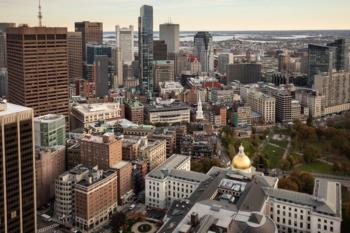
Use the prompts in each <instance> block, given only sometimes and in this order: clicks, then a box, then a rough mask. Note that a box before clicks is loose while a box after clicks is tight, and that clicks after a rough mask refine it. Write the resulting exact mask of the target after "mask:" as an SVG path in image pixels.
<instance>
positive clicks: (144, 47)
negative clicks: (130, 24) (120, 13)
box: [138, 5, 153, 98]
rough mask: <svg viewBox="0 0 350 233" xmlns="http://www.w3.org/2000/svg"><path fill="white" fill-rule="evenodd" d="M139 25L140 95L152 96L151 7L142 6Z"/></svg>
mask: <svg viewBox="0 0 350 233" xmlns="http://www.w3.org/2000/svg"><path fill="white" fill-rule="evenodd" d="M138 23H139V45H138V48H139V66H140V85H141V91H142V94H143V95H145V96H147V97H148V98H150V97H152V96H153V67H152V66H153V7H152V6H148V5H143V6H142V7H141V9H140V17H139V20H138Z"/></svg>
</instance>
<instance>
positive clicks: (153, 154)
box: [141, 140, 166, 170]
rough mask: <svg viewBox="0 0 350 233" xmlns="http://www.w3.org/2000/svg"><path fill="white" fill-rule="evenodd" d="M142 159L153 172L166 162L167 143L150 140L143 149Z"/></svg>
mask: <svg viewBox="0 0 350 233" xmlns="http://www.w3.org/2000/svg"><path fill="white" fill-rule="evenodd" d="M141 158H142V159H145V160H147V161H148V164H149V170H153V169H154V168H156V167H158V166H159V165H160V164H162V163H163V162H164V161H165V160H166V141H165V140H148V143H147V144H146V145H145V146H144V147H143V148H141Z"/></svg>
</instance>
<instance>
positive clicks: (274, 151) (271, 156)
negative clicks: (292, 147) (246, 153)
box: [262, 144, 284, 168]
mask: <svg viewBox="0 0 350 233" xmlns="http://www.w3.org/2000/svg"><path fill="white" fill-rule="evenodd" d="M262 152H263V154H264V155H265V157H266V158H267V159H268V160H269V163H270V167H271V168H277V167H279V162H280V160H281V159H282V157H283V153H284V150H283V149H281V148H279V147H276V146H273V145H271V144H266V145H265V147H264V149H263V151H262Z"/></svg>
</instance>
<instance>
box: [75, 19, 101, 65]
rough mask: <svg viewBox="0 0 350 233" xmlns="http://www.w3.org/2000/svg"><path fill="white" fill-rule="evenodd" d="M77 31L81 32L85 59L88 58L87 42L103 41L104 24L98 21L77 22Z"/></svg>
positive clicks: (96, 42) (98, 42)
mask: <svg viewBox="0 0 350 233" xmlns="http://www.w3.org/2000/svg"><path fill="white" fill-rule="evenodd" d="M75 31H76V32H81V35H82V49H83V60H84V61H85V59H86V44H88V43H92V44H102V43H103V25H102V23H98V22H89V21H83V22H76V23H75Z"/></svg>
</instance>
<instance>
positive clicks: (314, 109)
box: [295, 90, 325, 118]
mask: <svg viewBox="0 0 350 233" xmlns="http://www.w3.org/2000/svg"><path fill="white" fill-rule="evenodd" d="M324 98H325V97H324V96H321V95H319V94H317V93H316V92H315V91H312V90H297V91H296V92H295V99H296V100H298V101H299V102H300V104H301V105H302V106H303V107H307V108H308V109H309V112H310V114H311V115H312V116H313V117H314V118H318V117H321V116H322V114H323V109H324V107H323V104H322V103H323V102H324Z"/></svg>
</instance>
